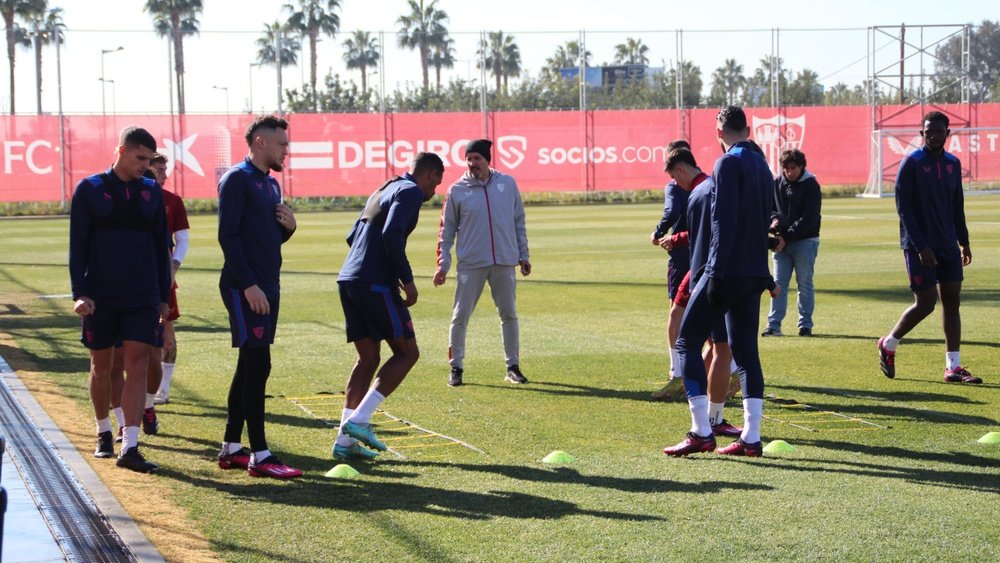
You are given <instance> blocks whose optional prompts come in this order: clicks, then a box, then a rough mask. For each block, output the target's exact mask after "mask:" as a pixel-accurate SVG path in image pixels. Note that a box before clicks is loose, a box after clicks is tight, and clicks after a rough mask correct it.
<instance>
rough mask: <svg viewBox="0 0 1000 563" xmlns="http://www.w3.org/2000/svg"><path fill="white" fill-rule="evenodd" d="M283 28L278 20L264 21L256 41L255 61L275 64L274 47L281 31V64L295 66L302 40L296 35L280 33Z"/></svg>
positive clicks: (297, 61) (275, 53) (276, 60)
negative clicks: (262, 29) (262, 28)
mask: <svg viewBox="0 0 1000 563" xmlns="http://www.w3.org/2000/svg"><path fill="white" fill-rule="evenodd" d="M283 31H284V28H283V27H282V25H281V23H280V22H274V23H265V24H264V32H263V33H261V35H260V37H258V38H257V41H255V42H254V44H255V45H257V63H258V64H262V65H270V66H277V64H278V56H277V55H278V53H277V51H275V49H274V44H275V43H276V41H277V37H278V34H279V33H281V66H282V68H284V67H286V66H295V65H297V64H298V63H299V51H301V50H302V42H301V41H299V39H298V38H297V37H294V36H291V35H287V34H285V33H282V32H283Z"/></svg>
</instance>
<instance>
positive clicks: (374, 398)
mask: <svg viewBox="0 0 1000 563" xmlns="http://www.w3.org/2000/svg"><path fill="white" fill-rule="evenodd" d="M384 400H385V397H383V396H382V394H381V393H379V392H378V391H376V390H375V388H374V387H372V388H371V389H369V390H368V392H367V393H365V398H364V399H361V403H360V404H359V405H358V408H356V409H354V413H353V414H351V418H350V421H351V422H356V423H358V424H368V423H369V422H371V419H372V414H374V413H375V409H377V408H378V406H379V405H380V404H382V401H384Z"/></svg>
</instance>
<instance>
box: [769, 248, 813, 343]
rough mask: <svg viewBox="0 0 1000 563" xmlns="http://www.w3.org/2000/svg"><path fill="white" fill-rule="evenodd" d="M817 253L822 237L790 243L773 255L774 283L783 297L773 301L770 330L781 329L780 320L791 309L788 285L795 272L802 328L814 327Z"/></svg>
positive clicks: (800, 325)
mask: <svg viewBox="0 0 1000 563" xmlns="http://www.w3.org/2000/svg"><path fill="white" fill-rule="evenodd" d="M817 253H819V237H815V238H807V239H802V240H796V241H792V242H789V243H788V244H787V245H786V246H785V249H784V250H782V251H781V252H775V253H774V278H775V280H774V281H776V282H778V285H780V286H781V294H780V295H778V296H777V297H774V298H772V299H771V312H770V314H768V315H767V326H768V328H772V329H775V330H779V329H781V321H782V320H784V318H785V311H787V310H788V283H789V282H790V281H791V279H792V270H795V285H796V286H797V287H798V291H799V295H798V306H799V328H808V329H811V328H812V327H813V310H814V309H815V308H816V292H815V289H814V288H813V269H814V267H815V265H816V254H817Z"/></svg>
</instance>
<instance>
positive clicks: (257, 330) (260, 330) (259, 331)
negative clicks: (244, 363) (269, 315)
mask: <svg viewBox="0 0 1000 563" xmlns="http://www.w3.org/2000/svg"><path fill="white" fill-rule="evenodd" d="M253 335H254V336H256V337H257V340H260V339H261V338H264V327H262V326H255V327H253Z"/></svg>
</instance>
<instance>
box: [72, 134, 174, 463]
mask: <svg viewBox="0 0 1000 563" xmlns="http://www.w3.org/2000/svg"><path fill="white" fill-rule="evenodd" d="M155 152H156V140H155V139H154V138H153V136H152V135H150V134H149V132H148V131H146V130H145V129H142V128H139V127H126V128H125V129H123V130H122V132H121V135H120V137H119V144H118V149H117V153H118V156H117V158H116V160H115V163H114V165H113V166H112V167H111V168H110V169H109V170H108V171H106V172H103V173H101V174H96V175H94V176H91V177H89V178H85V179H84V180H81V181H80V183H79V184H78V185H77V187H76V190H75V191H74V192H73V201H72V204H71V207H70V233H69V271H70V278H71V281H72V288H73V299H74V301H75V304H74V307H73V310H74V312H76V314H78V315H80V316H81V317H82V319H83V321H82V325H83V326H82V337H81V341H82V342H83V344H84V346H86V347H87V348H89V349H90V399H91V402H92V403H93V407H94V414H95V417H96V419H97V433H98V440H97V451H95V452H94V455H95V456H96V457H111V456H113V455H114V453H115V450H114V443H113V441H112V436H111V420H110V418H109V417H108V407H109V405H110V403H111V392H112V390H111V369H112V364H113V358H114V350H115V344H116V343H119V342H120V343H121V345H122V348H123V350H124V367H125V372H126V374H127V377H126V379H125V384H124V389H123V390H122V392H121V406H122V410H123V411H124V413H123V414H124V421H125V422H124V430H123V432H122V447H121V453H120V455H119V457H118V461H117V465H118V466H119V467H124V468H126V469H131V470H133V471H139V472H142V473H152V472H154V471H156V470H157V468H158V467H157V465H156V464H155V463H150V462H148V461H146V460H145V458H143V456H142V454H140V453H139V421H140V420H141V419H142V413H143V397H144V396H145V391H146V369H147V366H148V364H149V356H150V354H151V353H152V350H153V346H156V345H158V342H159V339H160V338H162V332H161V331H162V326H161V325H160V320H161V319H162V318H166V316H167V314H168V312H169V306H168V304H167V303H168V301H169V296H170V281H171V277H170V253H169V246H170V244H169V235H168V233H167V218H166V213H165V212H164V206H163V193H162V191H161V189H160V187H159V186H158V185H157V184H156V182H155V181H153V180H150V179H148V178H144V177H143V174H144V173H145V172H146V169H147V168H149V160H150V158H151V157H152V156H153V154H154V153H155Z"/></svg>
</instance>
